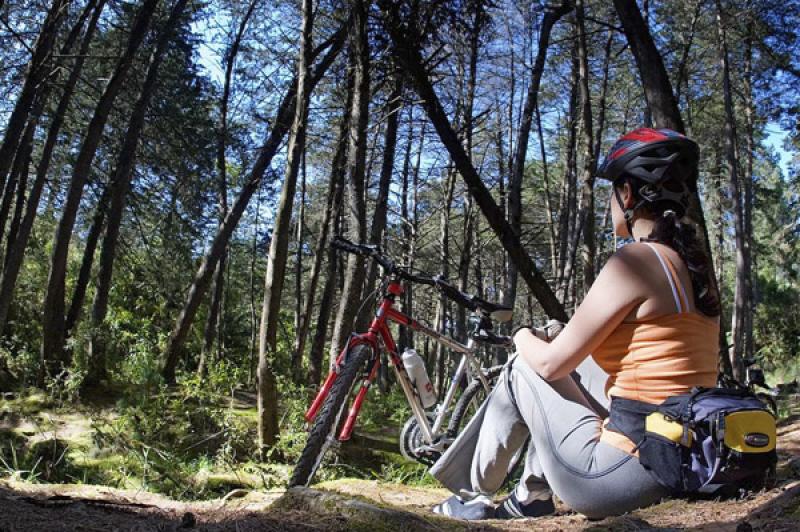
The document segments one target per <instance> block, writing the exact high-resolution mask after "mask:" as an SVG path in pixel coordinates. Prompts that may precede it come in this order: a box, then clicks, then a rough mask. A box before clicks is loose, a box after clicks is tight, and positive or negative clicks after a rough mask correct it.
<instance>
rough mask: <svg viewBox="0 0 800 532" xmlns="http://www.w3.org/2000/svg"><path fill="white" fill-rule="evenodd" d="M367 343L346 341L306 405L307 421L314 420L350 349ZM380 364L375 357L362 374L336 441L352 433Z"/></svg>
mask: <svg viewBox="0 0 800 532" xmlns="http://www.w3.org/2000/svg"><path fill="white" fill-rule="evenodd" d="M365 343H366V345H369V342H353V341H352V339H351V341H350V342H348V344H347V346H346V347H345V348H344V349H343V350H342V352H341V353H340V354H339V356H338V357H337V358H336V365H335V366H334V368H333V369H332V370H331V371H330V373H328V376H327V377H326V378H325V382H324V383H323V384H322V388H320V390H319V392H317V395H316V397H315V398H314V401H313V402H312V403H311V406H309V407H308V410H307V411H306V414H305V420H306V422H307V423H311V422H312V421H314V418H316V417H317V414H318V413H319V410H320V408H322V405H323V404H324V403H325V399H327V397H328V394H329V393H330V391H331V388H333V384H334V383H335V382H336V379H337V378H338V376H339V365H340V364H341V363H342V362H343V361H344V360H345V359H346V358H347V354H348V353H349V351H350V349H353V348H354V347H356V346H358V345H363V344H365ZM379 366H380V357H377V356H376V357H375V360H374V362H373V364H372V367H371V368H370V370H369V371H368V372H365V374H364V375H363V378H362V381H361V386H360V388H359V390H358V393H357V394H356V397H355V399H353V405H352V406H351V407H350V411H349V412H348V414H347V419H346V420H345V423H344V425H343V426H342V430H341V431H340V432H339V435H338V436H337V438H336V439H337V440H338V441H347V440H349V439H350V437H351V436H352V434H353V428H354V427H355V423H356V418H357V417H358V413H359V412H360V411H361V407H362V406H363V404H364V399H365V398H366V396H367V392H368V391H369V387H370V386H371V384H372V381H373V380H374V379H375V376H376V375H377V373H378V367H379Z"/></svg>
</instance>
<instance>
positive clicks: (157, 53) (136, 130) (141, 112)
mask: <svg viewBox="0 0 800 532" xmlns="http://www.w3.org/2000/svg"><path fill="white" fill-rule="evenodd" d="M187 3H188V0H177V2H175V4H174V5H173V7H172V10H171V11H170V15H169V18H168V19H167V21H166V23H165V24H164V27H163V28H162V29H161V32H160V33H159V35H158V41H157V43H156V48H155V50H154V51H153V53H152V54H151V56H150V59H149V63H148V67H147V73H146V74H145V80H144V83H143V84H142V88H141V90H140V92H139V97H138V98H137V100H136V103H135V104H134V108H133V112H132V114H131V116H130V119H129V121H128V125H127V128H126V130H125V137H124V138H123V141H122V147H121V148H120V152H119V155H118V157H117V161H116V167H115V169H114V173H113V174H112V177H111V181H110V182H109V184H108V189H109V194H110V198H109V205H108V223H107V224H106V231H105V236H104V237H103V245H102V246H101V248H100V259H99V269H98V272H97V281H96V285H97V288H96V290H95V296H94V301H93V302H92V311H91V323H92V327H91V335H90V338H89V349H88V358H89V367H88V371H87V375H86V379H85V381H84V386H87V387H89V386H95V385H97V384H99V383H100V381H101V380H102V379H104V378H105V377H106V345H105V340H106V334H105V332H104V331H103V330H102V328H103V326H104V323H105V319H106V314H107V312H108V297H109V293H110V291H111V279H112V275H113V268H114V259H115V257H116V252H117V245H118V241H119V231H120V225H121V224H122V216H123V213H124V211H125V201H126V198H127V195H128V190H129V188H130V184H131V179H132V177H133V172H134V168H135V167H136V150H137V148H138V145H139V137H140V136H141V133H142V129H143V128H144V119H145V115H146V112H147V108H148V106H149V104H150V99H151V98H152V96H153V92H154V90H155V87H156V84H157V82H158V79H159V77H158V76H159V69H160V67H161V64H162V62H163V60H164V58H165V56H166V54H167V47H168V46H169V43H170V40H171V37H172V33H173V31H174V30H175V28H176V26H177V24H178V22H179V20H180V17H181V16H182V14H183V10H184V9H185V8H186V4H187Z"/></svg>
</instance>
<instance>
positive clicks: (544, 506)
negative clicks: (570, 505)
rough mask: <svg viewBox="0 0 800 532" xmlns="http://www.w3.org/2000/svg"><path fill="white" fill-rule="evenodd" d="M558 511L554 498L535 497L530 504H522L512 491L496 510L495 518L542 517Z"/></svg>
mask: <svg viewBox="0 0 800 532" xmlns="http://www.w3.org/2000/svg"><path fill="white" fill-rule="evenodd" d="M555 512H556V507H555V505H554V504H553V498H552V497H551V498H549V499H543V500H539V499H535V500H533V501H531V502H529V503H528V504H522V503H521V502H519V499H517V496H516V495H515V494H514V493H513V492H512V493H511V495H509V496H508V497H506V500H504V501H503V502H502V503H500V505H499V506H498V507H497V509H496V510H495V511H494V518H495V519H519V518H523V517H542V516H544V515H551V514H554V513H555Z"/></svg>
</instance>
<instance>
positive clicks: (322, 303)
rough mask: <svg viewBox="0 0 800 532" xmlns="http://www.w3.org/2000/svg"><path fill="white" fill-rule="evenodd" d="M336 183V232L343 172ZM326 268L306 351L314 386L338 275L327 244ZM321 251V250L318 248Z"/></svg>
mask: <svg viewBox="0 0 800 532" xmlns="http://www.w3.org/2000/svg"><path fill="white" fill-rule="evenodd" d="M331 177H333V176H331ZM337 180H338V183H337V185H336V189H337V199H338V200H339V201H336V202H334V207H333V208H334V212H333V214H332V216H333V233H334V234H338V233H339V231H340V228H341V222H340V220H341V213H340V212H339V206H340V205H341V199H342V192H343V190H344V182H343V181H344V172H341V173H340V174H339V175H338V176H337ZM326 251H327V253H326V255H327V261H328V265H327V269H326V272H325V274H326V275H325V287H324V288H323V289H322V296H321V297H320V299H319V315H318V317H317V329H316V331H314V338H313V339H312V341H311V347H310V348H309V353H308V384H309V386H312V387H315V386H317V385H319V382H320V379H321V378H322V367H323V364H324V358H325V338H327V336H328V322H329V321H330V319H331V311H332V310H333V309H332V307H333V298H334V296H335V295H336V285H337V282H338V281H337V277H338V264H339V261H338V260H337V258H338V254H337V253H336V250H335V249H334V248H332V247H331V246H327V250H326ZM320 252H322V250H320Z"/></svg>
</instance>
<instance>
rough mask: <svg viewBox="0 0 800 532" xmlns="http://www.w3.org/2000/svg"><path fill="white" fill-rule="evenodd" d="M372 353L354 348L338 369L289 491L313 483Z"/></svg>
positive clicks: (291, 480) (361, 348) (358, 346)
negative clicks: (294, 487) (359, 376)
mask: <svg viewBox="0 0 800 532" xmlns="http://www.w3.org/2000/svg"><path fill="white" fill-rule="evenodd" d="M370 353H371V349H370V347H369V346H368V345H365V344H361V345H357V346H355V347H353V348H352V349H351V350H350V352H349V353H348V354H347V358H346V360H344V361H343V362H342V364H341V367H340V368H339V376H338V377H337V378H336V381H335V382H334V383H333V386H332V387H331V391H330V393H329V394H328V397H327V398H326V399H325V402H324V403H323V405H322V408H321V409H320V411H319V413H318V414H317V416H316V417H315V418H314V422H313V424H312V426H311V430H310V431H309V433H308V440H307V441H306V446H305V448H304V449H303V452H302V453H301V455H300V459H299V460H298V461H297V465H296V466H295V468H294V471H293V472H292V476H291V478H290V479H289V487H290V488H291V487H293V486H308V485H309V484H310V483H311V481H312V480H313V479H314V475H315V474H316V472H317V470H318V469H319V466H320V465H321V464H322V459H323V458H324V457H325V453H326V452H327V450H328V449H329V448H330V447H331V445H332V444H333V443H334V442H335V441H336V436H337V430H338V429H339V428H340V425H341V421H342V414H344V411H345V409H346V407H347V403H348V401H347V399H348V397H349V396H350V394H351V392H352V391H353V389H354V388H355V384H356V382H357V379H358V375H359V373H360V372H361V371H362V370H364V369H365V367H366V362H367V360H368V359H369V356H370Z"/></svg>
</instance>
